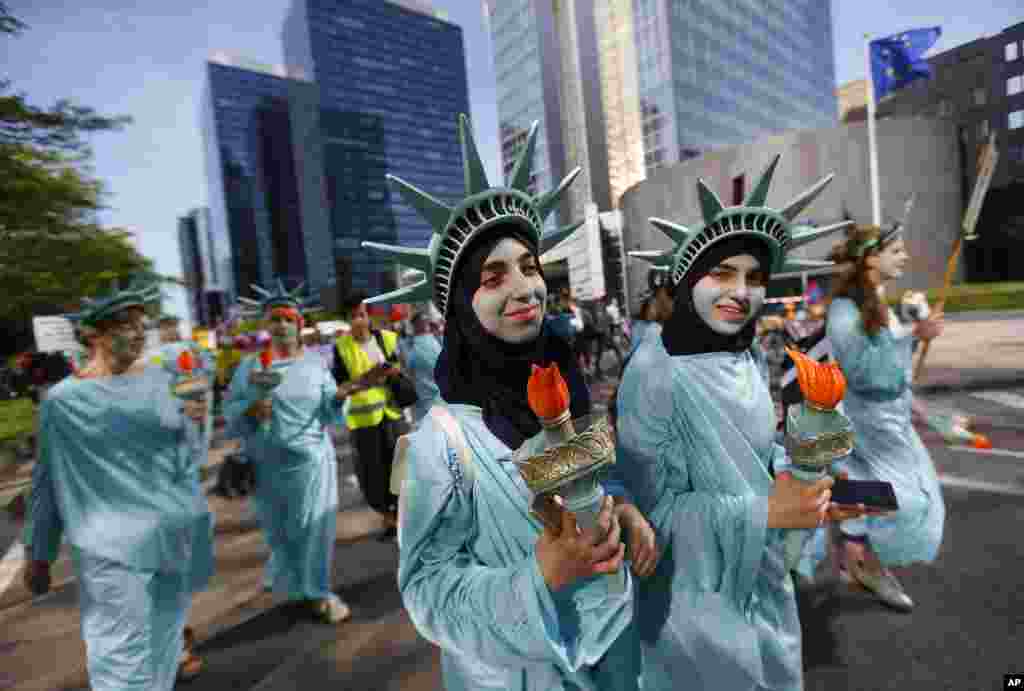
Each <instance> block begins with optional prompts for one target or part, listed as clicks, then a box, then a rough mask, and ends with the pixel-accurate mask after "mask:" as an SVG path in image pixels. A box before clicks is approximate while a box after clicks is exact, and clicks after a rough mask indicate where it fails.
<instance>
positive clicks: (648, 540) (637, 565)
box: [615, 504, 661, 578]
mask: <svg viewBox="0 0 1024 691" xmlns="http://www.w3.org/2000/svg"><path fill="white" fill-rule="evenodd" d="M615 513H616V515H617V516H618V517H619V522H620V523H621V524H622V526H623V527H624V528H625V529H626V535H627V538H626V542H627V544H628V545H629V555H628V556H629V560H630V562H632V565H633V566H632V568H633V573H635V574H636V575H637V576H639V577H640V578H646V577H648V576H650V575H651V574H652V573H654V569H655V568H657V566H658V561H659V560H660V559H661V554H660V553H659V552H658V544H657V539H656V537H655V535H654V528H652V527H651V524H650V523H648V522H647V519H646V518H644V516H643V514H642V513H640V509H638V508H637V507H636V505H635V504H619V505H617V506H616V507H615Z"/></svg>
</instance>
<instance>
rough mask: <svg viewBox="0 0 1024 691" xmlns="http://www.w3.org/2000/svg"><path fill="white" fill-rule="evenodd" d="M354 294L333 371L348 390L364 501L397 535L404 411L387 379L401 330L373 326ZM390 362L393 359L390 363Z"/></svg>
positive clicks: (391, 533)
mask: <svg viewBox="0 0 1024 691" xmlns="http://www.w3.org/2000/svg"><path fill="white" fill-rule="evenodd" d="M365 299H366V296H365V295H353V296H352V297H351V298H350V299H349V300H348V302H347V303H346V305H345V313H346V318H347V319H348V321H349V325H350V327H351V330H350V331H349V333H346V334H342V335H341V336H339V337H338V338H337V340H336V341H335V355H334V367H333V368H332V373H333V374H334V379H335V380H336V381H337V382H338V388H339V391H344V392H345V395H347V397H348V399H349V401H348V412H347V414H346V415H345V423H346V425H347V426H348V429H349V431H350V433H351V435H352V441H353V445H354V446H355V450H356V454H355V466H356V477H358V478H359V486H360V487H361V488H362V490H363V496H364V497H365V498H366V503H367V504H369V505H370V507H371V508H373V509H374V510H375V511H378V512H379V513H381V514H383V515H384V517H385V519H386V521H387V524H388V530H387V532H386V533H385V535H384V538H385V539H389V538H393V537H394V536H395V534H396V532H397V531H396V526H397V511H398V497H396V496H395V495H394V494H392V493H391V460H392V457H393V456H394V452H395V444H396V443H397V441H398V437H399V436H400V435H401V433H402V426H401V422H402V420H403V417H402V411H401V410H400V409H398V408H395V407H393V406H392V405H390V401H389V400H388V398H389V391H388V388H387V385H386V384H387V380H388V378H389V377H393V376H395V375H397V374H398V371H399V370H398V366H397V364H396V362H395V358H396V356H397V354H398V353H397V351H398V334H396V333H395V332H394V331H387V330H380V331H378V330H375V329H371V328H370V317H369V315H368V314H367V312H366V305H365V304H363V301H364V300H365ZM389 361H390V362H389Z"/></svg>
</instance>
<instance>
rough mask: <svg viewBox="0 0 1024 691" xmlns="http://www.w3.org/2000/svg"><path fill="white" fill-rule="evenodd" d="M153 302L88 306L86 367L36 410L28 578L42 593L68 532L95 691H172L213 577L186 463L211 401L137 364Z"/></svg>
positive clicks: (150, 294)
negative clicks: (192, 621) (192, 611)
mask: <svg viewBox="0 0 1024 691" xmlns="http://www.w3.org/2000/svg"><path fill="white" fill-rule="evenodd" d="M159 299H160V290H159V288H158V287H156V286H152V287H147V288H132V287H129V288H128V289H126V290H122V291H115V292H114V294H113V295H111V296H108V297H106V298H104V299H100V300H95V301H87V302H86V305H85V308H84V309H83V310H82V311H81V312H80V313H79V314H78V315H77V320H76V321H77V324H78V331H79V333H80V334H81V337H82V338H83V340H84V341H85V342H86V345H87V347H88V348H89V352H90V359H89V361H88V362H87V363H86V364H85V366H84V367H82V368H81V369H79V370H78V371H77V372H76V374H75V376H71V377H68V378H66V379H64V380H63V381H62V382H61V383H60V384H58V385H57V386H55V387H54V388H53V389H52V390H51V391H50V394H49V395H48V396H47V398H46V400H45V401H44V402H43V405H42V408H41V411H40V435H39V438H40V456H39V460H38V462H37V463H36V465H35V468H34V469H33V477H32V502H31V518H30V525H31V540H30V544H29V547H28V549H29V555H28V556H29V559H30V560H31V561H30V562H29V565H28V568H27V569H26V581H27V585H28V586H29V588H30V589H31V590H32V591H33V592H34V593H35V594H37V595H38V594H42V593H45V592H46V591H47V590H49V586H50V563H51V562H52V561H53V560H54V559H56V558H57V555H58V550H59V547H60V542H61V535H62V533H66V535H67V539H68V542H69V543H70V544H71V548H72V557H73V562H74V568H75V575H76V577H77V581H78V587H79V606H80V609H81V627H82V636H83V638H84V639H85V644H86V656H87V663H88V671H89V682H90V686H91V687H92V688H93V689H94V690H95V691H126V690H131V689H138V691H153V690H157V691H170V689H171V688H173V686H174V682H175V676H176V675H177V672H178V663H179V656H180V655H181V653H182V647H183V641H182V638H183V636H182V634H183V630H184V627H185V621H186V617H187V614H188V610H189V606H190V603H191V598H192V593H194V592H196V591H199V590H202V589H204V588H205V587H206V584H207V582H208V581H209V578H210V575H211V573H212V570H213V519H212V516H211V514H210V511H209V508H208V506H207V502H206V498H205V497H204V496H203V494H202V491H201V489H200V486H199V467H200V464H199V459H198V458H197V455H196V454H195V453H194V450H195V448H196V446H197V444H198V442H197V439H198V438H200V437H201V435H202V431H201V426H200V424H199V423H200V422H201V421H202V420H203V418H204V417H205V415H206V412H207V411H206V404H205V402H204V401H201V400H197V401H192V400H182V399H179V398H177V397H176V396H174V395H173V394H172V391H171V388H172V385H173V384H174V383H175V379H174V375H173V373H172V372H170V371H168V370H166V369H164V368H160V367H146V366H145V364H144V362H143V361H142V360H140V359H139V356H140V355H141V354H142V350H143V347H144V345H145V313H144V307H145V306H146V305H147V304H150V303H152V302H156V301H159Z"/></svg>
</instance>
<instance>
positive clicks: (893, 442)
mask: <svg viewBox="0 0 1024 691" xmlns="http://www.w3.org/2000/svg"><path fill="white" fill-rule="evenodd" d="M831 258H832V259H834V260H835V261H836V262H839V263H841V264H843V265H845V268H846V271H845V272H844V273H843V274H841V276H840V278H839V281H838V284H837V285H836V287H835V290H834V291H833V295H832V299H831V304H830V305H829V308H828V319H827V321H826V329H827V332H828V337H829V339H830V340H831V342H832V352H833V355H834V356H835V358H836V360H838V361H839V365H840V367H842V370H843V374H845V375H846V381H847V389H846V397H845V398H844V399H843V406H844V409H845V412H846V415H847V416H849V418H850V421H851V422H852V423H853V429H854V447H853V453H852V454H851V455H850V456H849V457H848V458H847V459H845V460H844V461H843V466H844V468H845V469H846V471H847V472H848V473H849V475H850V477H851V479H854V480H884V481H887V482H889V483H891V484H892V486H893V490H894V491H895V493H896V499H897V501H898V502H899V507H900V508H899V511H897V512H896V513H894V514H893V515H891V516H866V517H864V518H863V519H860V520H857V521H850V522H848V523H844V524H843V526H842V529H841V531H840V545H839V548H838V551H839V554H838V555H837V556H838V559H837V562H838V566H840V568H841V569H842V570H844V571H846V572H848V573H849V575H850V576H852V577H853V578H854V579H856V580H857V581H859V582H860V583H861V584H862V585H864V586H865V587H866V588H867V589H869V590H870V591H872V592H873V593H875V595H876V596H877V597H878V598H879V599H880V600H881V601H882V602H884V603H886V604H887V605H889V606H891V607H894V608H896V609H901V610H904V611H909V610H910V609H912V608H913V606H914V605H913V601H912V600H911V598H910V597H909V596H908V595H907V594H906V593H905V592H904V591H903V588H902V587H901V585H900V583H899V581H898V580H897V579H896V577H895V576H893V575H892V573H891V572H890V571H889V567H893V566H897V567H898V566H906V565H909V564H913V563H917V562H930V561H932V560H934V559H935V556H936V554H937V553H938V549H939V545H940V543H941V542H942V530H943V525H944V523H945V515H946V507H945V503H944V502H943V499H942V490H941V488H940V486H939V480H938V477H937V475H936V472H935V466H934V464H933V463H932V460H931V457H930V456H929V455H928V450H927V449H925V447H924V444H922V443H921V438H920V437H918V435H917V432H916V431H915V430H914V426H913V424H912V423H911V419H910V416H911V401H912V399H913V393H912V392H911V389H910V381H911V376H912V374H911V369H910V368H911V356H912V353H913V344H912V341H913V338H915V337H916V338H921V339H931V338H934V337H935V336H938V335H939V334H941V333H942V328H943V321H942V314H941V313H939V314H933V315H931V316H930V317H929V318H927V319H924V320H921V321H917V322H915V323H914V324H913V326H912V327H910V326H904V325H903V324H901V323H900V322H899V320H898V319H897V317H896V314H895V312H894V311H893V310H892V309H890V308H889V307H887V305H886V297H885V284H886V283H888V282H891V281H894V280H896V279H898V278H900V277H901V276H902V275H903V267H904V266H905V265H906V263H907V261H908V260H909V257H908V256H907V250H906V246H905V245H904V243H903V238H902V235H901V233H900V226H898V225H897V226H894V227H892V228H889V229H886V230H885V231H882V230H881V229H880V228H878V227H877V226H857V227H856V228H855V229H854V231H853V232H852V233H850V235H849V237H848V238H847V240H846V241H845V242H842V243H840V244H839V245H838V246H837V247H836V248H835V249H834V250H833V253H832V255H831Z"/></svg>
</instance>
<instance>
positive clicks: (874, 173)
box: [864, 34, 882, 226]
mask: <svg viewBox="0 0 1024 691" xmlns="http://www.w3.org/2000/svg"><path fill="white" fill-rule="evenodd" d="M864 52H865V55H866V56H867V65H868V168H869V171H870V177H871V180H870V190H871V224H872V225H875V226H880V225H882V202H881V196H880V194H879V185H878V139H877V133H876V131H875V77H874V73H873V72H872V71H871V37H870V36H869V35H868V34H864Z"/></svg>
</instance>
